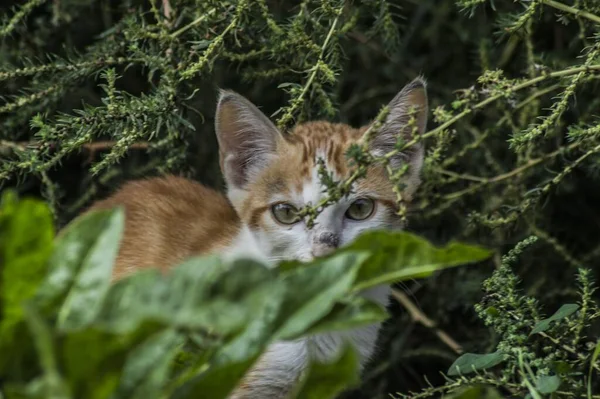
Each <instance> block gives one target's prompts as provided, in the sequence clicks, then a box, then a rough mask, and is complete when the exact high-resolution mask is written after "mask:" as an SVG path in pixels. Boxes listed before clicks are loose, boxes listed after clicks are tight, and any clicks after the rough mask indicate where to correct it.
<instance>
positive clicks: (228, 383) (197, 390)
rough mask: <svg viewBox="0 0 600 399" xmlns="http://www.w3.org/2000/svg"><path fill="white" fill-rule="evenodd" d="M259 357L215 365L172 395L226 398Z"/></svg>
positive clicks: (190, 398)
mask: <svg viewBox="0 0 600 399" xmlns="http://www.w3.org/2000/svg"><path fill="white" fill-rule="evenodd" d="M257 358H258V357H254V358H250V359H247V360H244V361H242V362H237V363H228V364H223V365H220V366H213V367H211V368H209V369H208V370H207V371H205V372H203V373H202V374H201V375H199V376H197V377H195V378H194V379H192V380H191V381H189V382H187V383H186V384H184V385H183V386H181V387H180V388H179V389H177V390H176V391H175V393H174V394H173V395H172V396H171V397H172V398H173V399H196V398H207V397H210V399H225V398H227V397H228V395H229V394H230V393H231V392H232V391H233V390H234V389H235V388H236V386H237V385H238V384H239V382H240V380H241V379H242V378H243V377H244V375H245V374H246V372H247V371H248V369H250V367H252V365H253V364H254V362H255V361H256V359H257Z"/></svg>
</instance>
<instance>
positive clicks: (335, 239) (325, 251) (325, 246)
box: [311, 232, 340, 258]
mask: <svg viewBox="0 0 600 399" xmlns="http://www.w3.org/2000/svg"><path fill="white" fill-rule="evenodd" d="M339 245H340V236H339V235H337V234H335V233H329V232H325V233H321V234H319V235H318V236H317V237H316V239H315V242H314V243H313V246H312V251H311V252H312V255H313V256H314V257H316V258H317V257H320V256H325V255H329V254H330V253H331V252H333V251H334V250H335V249H336V248H337V247H338V246H339Z"/></svg>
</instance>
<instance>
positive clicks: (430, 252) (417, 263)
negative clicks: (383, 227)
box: [342, 231, 492, 291]
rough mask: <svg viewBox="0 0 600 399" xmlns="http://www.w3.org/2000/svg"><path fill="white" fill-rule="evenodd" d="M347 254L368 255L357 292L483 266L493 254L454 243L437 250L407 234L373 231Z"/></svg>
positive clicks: (420, 239) (356, 284)
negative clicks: (456, 268)
mask: <svg viewBox="0 0 600 399" xmlns="http://www.w3.org/2000/svg"><path fill="white" fill-rule="evenodd" d="M343 251H368V252H369V253H371V256H370V257H369V258H368V260H367V261H366V262H364V263H363V264H362V267H361V268H360V271H359V273H358V276H357V278H356V282H355V285H354V287H353V290H354V291H361V290H364V289H366V288H370V287H373V286H376V285H380V284H391V283H394V282H399V281H403V280H407V279H412V278H421V277H426V276H429V275H430V274H432V273H433V272H435V271H437V270H442V269H445V268H448V267H454V266H458V265H463V264H467V263H473V262H479V261H482V260H484V259H486V258H488V257H490V256H491V254H492V252H491V251H489V250H487V249H484V248H481V247H479V246H474V245H466V244H461V243H457V242H451V243H449V244H448V245H446V246H445V247H443V248H437V247H435V246H434V245H433V244H431V243H430V242H428V241H427V240H425V239H423V238H421V237H419V236H416V235H414V234H410V233H407V232H388V231H373V232H367V233H364V234H362V235H361V236H359V237H358V239H357V240H356V241H354V242H353V243H352V244H350V245H349V246H348V247H347V248H345V249H343V250H342V252H343Z"/></svg>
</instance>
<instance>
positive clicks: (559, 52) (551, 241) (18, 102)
mask: <svg viewBox="0 0 600 399" xmlns="http://www.w3.org/2000/svg"><path fill="white" fill-rule="evenodd" d="M23 4H26V5H25V6H23ZM165 4H167V5H168V8H170V11H165V8H164V6H165ZM556 4H557V3H556V2H552V1H517V2H512V1H511V2H508V1H506V2H502V1H494V2H486V1H483V0H481V1H462V2H455V1H453V0H444V1H441V0H437V1H436V0H422V1H416V0H395V1H387V2H385V1H379V0H370V1H355V2H347V3H344V2H340V1H312V0H308V1H306V0H305V1H302V2H298V1H287V0H286V1H283V0H281V1H269V0H267V1H256V2H253V1H250V2H243V1H239V2H238V1H230V0H209V1H204V0H200V1H194V0H178V1H175V0H171V1H170V2H168V1H167V2H165V1H163V2H160V1H158V0H157V1H155V2H152V1H134V0H126V1H118V0H113V1H110V0H60V1H58V0H55V1H43V0H39V1H29V2H27V3H23V2H21V1H5V2H3V3H2V5H0V13H1V14H2V15H4V16H5V18H4V22H5V23H4V25H3V29H2V31H0V39H1V40H2V43H1V45H0V93H1V94H2V100H1V102H0V162H2V164H1V166H0V184H1V185H2V187H3V189H4V188H7V187H14V188H16V189H17V190H18V192H20V193H21V194H28V195H34V196H42V197H43V198H45V199H46V200H47V201H48V202H49V203H50V204H52V207H53V209H54V212H55V217H56V219H57V221H58V222H59V223H60V224H65V223H66V222H68V221H69V220H71V219H72V217H73V216H75V215H76V214H77V213H78V212H80V211H81V210H82V209H84V208H85V206H87V205H89V204H90V202H91V201H92V200H94V199H98V198H101V197H103V196H105V195H107V194H108V193H110V192H111V191H113V190H114V189H115V188H116V187H118V186H119V184H121V183H122V182H123V181H126V180H128V179H132V178H138V177H141V176H150V175H154V174H159V173H166V172H171V173H178V174H183V175H186V176H189V177H192V178H194V179H196V180H198V181H200V182H203V183H205V184H207V185H211V186H214V187H218V188H222V186H223V181H222V178H221V175H220V171H219V168H218V152H217V149H216V140H215V137H214V131H213V121H214V120H213V114H214V109H215V102H216V93H217V88H230V89H234V90H236V91H238V92H240V93H241V94H243V95H245V96H247V97H248V98H249V99H251V100H252V101H253V102H255V103H256V104H258V105H260V106H261V108H262V109H263V110H264V112H265V113H266V114H267V115H273V114H274V116H273V119H274V120H277V121H278V122H279V123H280V124H281V125H282V126H285V127H289V126H290V125H291V124H293V123H294V121H302V120H307V119H318V118H326V119H329V120H333V121H341V122H346V123H349V124H352V125H354V126H359V125H362V124H365V123H368V122H369V121H370V120H372V119H373V118H374V117H375V116H376V115H377V112H378V111H379V109H380V107H381V106H383V105H384V104H386V103H387V102H388V101H389V100H390V99H391V98H392V97H393V96H394V94H395V93H396V92H397V91H398V90H400V89H401V87H402V86H403V85H404V84H406V83H407V82H408V81H409V80H411V79H413V78H415V77H416V76H418V75H423V76H424V77H425V78H426V79H427V81H428V93H429V99H430V106H431V110H432V112H431V115H430V123H429V131H430V132H432V134H430V135H428V137H427V140H426V144H427V148H428V149H429V153H428V161H427V164H426V168H425V172H424V185H423V187H422V189H421V190H420V191H419V194H418V201H417V202H416V204H415V205H414V206H413V207H412V208H411V212H410V221H411V224H410V228H411V230H413V231H415V232H417V233H419V234H421V235H424V236H426V237H427V238H429V239H431V240H433V241H434V242H439V243H442V242H446V241H448V240H450V239H459V240H462V241H468V242H476V243H479V244H484V245H486V246H489V247H492V248H495V249H497V250H499V254H502V253H505V252H506V251H507V250H509V249H510V248H512V247H513V246H514V245H515V244H516V243H517V242H519V241H520V240H522V239H524V238H525V237H528V236H529V235H535V236H537V237H539V240H538V242H537V243H536V244H535V245H534V246H532V247H531V248H530V249H528V250H527V251H526V252H525V253H523V254H522V255H521V257H520V258H519V261H518V262H517V263H516V264H515V265H514V267H515V272H516V274H517V275H518V276H519V277H521V278H522V279H523V286H522V287H523V289H524V290H525V292H526V293H527V294H528V295H532V296H535V297H537V298H538V299H539V300H540V301H541V303H542V304H543V305H544V306H545V308H546V309H547V312H548V313H552V312H553V311H554V310H555V309H556V308H557V307H558V306H560V304H562V303H564V302H565V301H573V300H575V299H574V298H577V296H576V292H575V285H574V278H575V273H576V271H577V268H579V267H582V266H585V267H588V268H591V269H597V268H596V267H595V266H597V263H598V260H599V258H600V246H599V245H598V239H597V237H598V236H599V234H598V233H599V231H600V208H599V206H598V204H599V203H600V190H599V189H598V170H599V168H598V161H599V158H598V155H597V153H598V151H600V149H598V148H597V146H598V143H599V141H598V135H599V134H600V130H599V125H598V116H600V111H599V110H600V97H599V96H598V94H597V93H599V92H600V85H599V82H598V79H597V77H598V76H599V75H598V71H599V68H598V66H599V65H600V56H599V53H600V48H599V47H600V39H599V38H598V36H597V31H598V26H600V22H599V20H598V17H597V15H600V3H598V2H597V1H592V0H588V1H585V0H582V1H580V0H575V1H571V0H569V1H566V2H564V3H558V6H557V5H556ZM29 6H30V7H29ZM473 6H476V7H473ZM561 6H562V7H561ZM15 7H16V8H15ZM28 7H29V8H28ZM244 7H246V9H244ZM565 7H566V8H565ZM240 10H242V11H240ZM573 10H575V11H577V10H580V11H581V10H584V11H585V13H584V14H583V15H582V14H581V13H577V12H575V11H573ZM19 13H22V16H23V18H19V16H20V15H21V14H19ZM165 14H167V16H168V18H167V17H166V16H165ZM336 18H337V20H336ZM336 21H337V22H336ZM595 35H596V36H595ZM582 65H585V66H586V67H585V68H581V71H580V72H577V71H576V72H572V71H571V70H572V68H577V67H580V66H582ZM500 70H501V71H502V73H498V71H500ZM559 71H566V72H565V73H564V74H562V75H561V74H560V73H559V74H556V76H554V75H552V76H549V77H548V78H544V76H548V74H552V73H556V72H559ZM580 75H581V76H580ZM575 78H576V79H575ZM532 80H535V81H536V82H535V84H530V83H528V82H531V81H532ZM519 85H521V86H519ZM494 96H497V99H496V100H494V101H489V102H488V103H485V101H486V99H490V98H492V97H494ZM299 98H300V100H298V99H299ZM482 102H484V104H483V105H481V104H482ZM453 118H454V119H453ZM449 121H450V122H449ZM499 262H500V255H498V257H497V258H496V259H495V261H494V262H490V263H489V264H485V265H479V266H478V267H473V266H471V267H466V268H459V269H457V270H452V271H445V272H443V273H440V274H439V275H437V276H436V277H434V278H430V279H428V280H427V281H418V282H414V283H412V284H409V285H407V286H404V287H402V288H403V289H404V290H403V292H404V299H405V301H408V302H404V306H400V305H399V304H398V303H397V302H396V301H394V304H393V305H392V312H393V314H394V317H393V318H392V319H391V320H390V322H389V323H388V326H387V327H386V329H385V331H384V334H383V335H382V344H383V349H382V351H381V354H380V356H378V358H377V359H376V360H375V361H374V362H373V367H372V369H371V370H370V372H369V373H367V379H366V381H365V386H364V387H363V391H364V395H365V397H370V398H374V397H381V398H383V397H387V396H386V395H387V393H389V392H398V391H399V392H407V391H409V390H418V389H420V388H422V387H424V386H426V385H427V382H426V380H429V381H430V382H432V383H434V384H437V383H440V382H442V381H443V379H442V377H441V375H440V372H445V371H446V370H447V368H448V366H449V365H450V364H451V363H452V362H453V360H454V359H455V358H456V356H457V353H456V350H455V349H457V347H456V345H454V349H453V347H452V345H448V341H447V340H444V339H440V337H441V336H443V334H441V333H440V332H443V333H445V334H447V335H448V336H449V337H450V338H451V341H452V342H454V343H455V344H458V345H460V347H462V348H463V349H464V350H466V351H472V352H490V351H493V349H494V347H495V344H496V340H497V338H498V337H496V336H495V335H494V334H493V333H492V331H491V330H490V329H488V328H486V327H484V325H483V323H482V322H481V321H480V320H479V319H478V318H477V316H476V314H475V312H474V309H473V305H474V304H475V303H477V302H478V301H479V300H480V299H481V297H482V291H481V285H482V282H483V280H484V279H486V278H487V277H489V276H490V274H491V272H492V271H493V270H494V268H495V267H497V266H498V265H499ZM594 273H595V275H596V277H597V272H594ZM407 304H408V305H407ZM411 305H412V306H413V307H414V309H417V310H416V311H414V309H413V307H411ZM407 306H408V308H407ZM407 309H413V312H410V311H407ZM416 315H420V316H423V315H425V316H426V317H427V318H428V319H429V320H430V321H432V322H433V323H435V324H436V325H437V327H431V326H429V327H428V326H426V324H427V323H423V322H421V321H422V320H421V321H420V320H418V319H416V318H415V316H416ZM591 339H592V338H591V337H590V340H591ZM356 395H357V397H359V396H360V394H359V393H356Z"/></svg>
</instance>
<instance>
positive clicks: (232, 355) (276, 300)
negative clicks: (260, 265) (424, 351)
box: [215, 281, 286, 365]
mask: <svg viewBox="0 0 600 399" xmlns="http://www.w3.org/2000/svg"><path fill="white" fill-rule="evenodd" d="M285 294H286V285H285V284H284V283H283V282H281V281H270V282H268V283H265V284H263V285H262V286H260V287H258V288H257V289H254V290H253V291H252V293H251V294H250V295H251V296H252V298H251V301H253V302H256V306H255V309H254V310H253V312H252V319H251V320H250V321H249V323H248V324H247V325H246V327H245V328H244V329H243V330H242V332H241V333H240V334H238V335H237V336H235V337H234V338H233V339H232V340H230V341H229V342H225V343H224V344H223V346H221V348H219V350H218V352H217V354H216V357H215V364H217V365H218V364H221V363H241V362H243V361H245V360H247V359H250V358H253V357H255V356H256V355H258V354H260V353H261V352H262V351H263V350H264V349H265V347H266V345H267V344H268V343H269V342H270V341H271V340H272V338H273V334H274V332H275V331H274V330H275V327H276V324H275V323H276V321H277V318H278V316H279V314H280V310H281V305H282V303H283V298H284V297H285Z"/></svg>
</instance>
